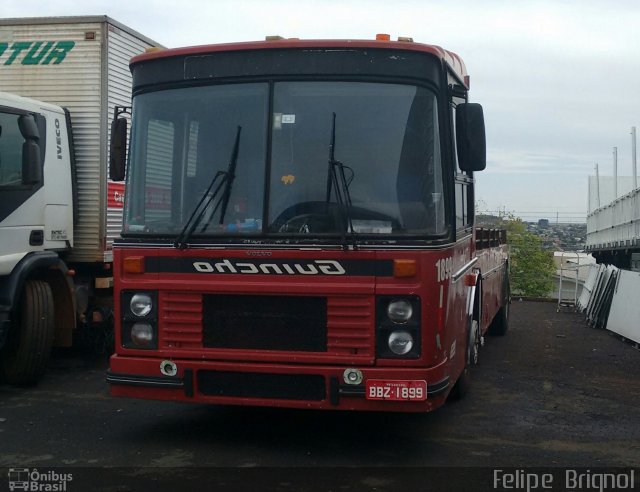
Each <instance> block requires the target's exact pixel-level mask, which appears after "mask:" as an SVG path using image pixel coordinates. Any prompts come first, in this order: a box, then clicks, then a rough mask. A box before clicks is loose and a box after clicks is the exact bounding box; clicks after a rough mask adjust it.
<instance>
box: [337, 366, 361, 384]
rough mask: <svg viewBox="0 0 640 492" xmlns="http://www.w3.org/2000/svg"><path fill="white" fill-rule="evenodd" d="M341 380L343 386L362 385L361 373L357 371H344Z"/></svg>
mask: <svg viewBox="0 0 640 492" xmlns="http://www.w3.org/2000/svg"><path fill="white" fill-rule="evenodd" d="M342 379H344V382H345V384H360V383H362V371H360V370H359V369H345V370H344V372H343V373H342Z"/></svg>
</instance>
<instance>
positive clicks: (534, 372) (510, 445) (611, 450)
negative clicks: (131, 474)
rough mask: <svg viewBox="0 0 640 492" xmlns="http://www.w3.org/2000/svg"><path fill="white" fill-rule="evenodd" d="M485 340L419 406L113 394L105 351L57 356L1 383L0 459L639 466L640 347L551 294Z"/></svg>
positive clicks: (174, 464) (515, 313)
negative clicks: (212, 402)
mask: <svg viewBox="0 0 640 492" xmlns="http://www.w3.org/2000/svg"><path fill="white" fill-rule="evenodd" d="M634 322H637V320H636V321H634ZM486 342H487V343H486V344H485V346H484V347H483V348H482V349H481V352H480V363H479V365H478V366H477V367H476V368H474V371H473V374H472V387H471V390H470V393H469V394H468V395H467V397H466V398H465V399H463V400H461V401H458V402H449V403H447V404H446V405H445V406H443V407H442V408H440V409H438V410H437V411H435V412H432V413H428V414H424V415H415V414H395V413H351V412H319V411H300V410H286V409H269V408H267V409H262V408H243V407H219V406H205V405H193V404H182V403H172V402H160V401H144V400H132V399H116V398H111V397H110V396H109V395H108V392H107V384H106V382H105V371H106V368H107V363H106V360H105V358H104V357H88V356H86V355H81V354H78V353H77V352H73V351H62V352H57V353H55V354H54V357H53V360H52V361H51V367H50V370H49V372H48V373H47V375H46V377H45V378H44V380H43V381H42V382H41V383H40V384H39V385H38V386H37V387H34V388H15V387H10V386H7V385H0V467H7V468H8V467H16V466H19V467H124V468H126V469H132V468H135V467H154V469H155V467H161V468H165V467H168V468H167V469H177V468H184V467H206V468H209V467H227V468H228V469H233V470H240V469H250V468H256V467H257V468H259V469H265V467H266V469H271V470H272V472H273V473H276V474H277V473H279V472H278V471H277V470H281V469H283V467H284V468H291V467H301V468H300V469H301V470H315V469H317V468H318V467H320V469H323V468H325V469H329V468H330V467H349V469H354V470H355V469H359V468H362V469H370V468H374V469H375V468H378V469H384V470H387V471H389V470H395V469H399V467H419V468H423V467H428V468H430V469H432V470H433V469H439V467H493V468H495V467H549V466H553V467H587V468H588V467H611V466H617V467H636V466H638V465H639V464H640V378H639V375H640V352H639V351H638V350H637V349H635V348H634V347H633V346H632V345H631V344H629V343H627V342H624V341H621V340H620V338H619V337H616V336H614V335H612V334H611V333H609V332H606V331H602V330H595V329H592V328H588V327H587V326H586V324H585V322H584V319H583V317H582V316H581V315H579V314H576V313H574V312H560V313H557V312H556V305H555V304H553V303H546V302H517V301H515V302H514V303H513V304H512V309H511V326H510V329H509V332H508V333H507V335H506V336H504V337H490V338H487V340H486ZM271 467H278V468H271ZM327 467H329V468H327ZM206 468H205V469H206ZM273 470H275V472H274V471H273ZM316 474H317V473H316ZM307 475H308V476H315V475H314V473H311V475H309V474H308V473H307ZM320 475H322V474H321V473H320ZM638 480H639V481H640V477H638ZM3 485H4V484H3V483H2V480H1V479H0V490H2V486H3ZM383 485H384V484H382V485H381V484H378V486H376V484H375V483H374V484H373V485H371V487H372V488H371V490H384V486H383ZM638 486H640V484H638ZM285 488H286V487H285ZM391 489H393V487H392V488H391ZM122 490H129V489H126V488H125V489H122ZM255 490H260V487H256V489H255Z"/></svg>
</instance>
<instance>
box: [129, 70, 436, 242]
mask: <svg viewBox="0 0 640 492" xmlns="http://www.w3.org/2000/svg"><path fill="white" fill-rule="evenodd" d="M270 98H272V100H270ZM270 111H271V113H270ZM238 129H241V132H242V137H241V139H238V138H236V137H237V136H238V131H239V130H238ZM232 159H233V162H231V160H232ZM230 164H233V166H230ZM229 169H233V175H232V176H227V175H226V174H225V173H227V172H228V170H229ZM216 175H218V176H221V178H224V179H225V180H227V182H229V180H228V179H227V178H231V179H232V182H233V186H232V187H229V188H228V189H227V190H223V192H222V193H219V195H220V197H223V198H224V206H216V205H219V201H220V197H218V196H216V197H212V194H213V193H214V192H215V189H216V186H211V183H212V182H213V180H214V177H215V176H216ZM225 176H226V177H225ZM337 178H340V179H337ZM127 179H128V181H127V203H126V208H125V220H124V231H123V235H127V234H132V233H136V234H152V235H159V236H162V235H173V236H176V235H178V234H180V232H181V231H182V230H183V228H184V227H185V224H186V223H187V221H189V219H190V218H191V219H192V220H193V219H194V216H195V217H196V220H195V221H194V222H196V226H195V227H193V228H192V229H193V230H192V231H190V234H189V236H190V237H193V238H198V237H200V238H202V237H211V236H220V235H241V236H246V235H262V236H264V235H266V236H274V237H275V236H282V235H286V236H299V237H310V236H329V237H330V236H339V235H344V234H345V233H349V234H352V235H354V234H356V235H373V236H375V237H379V236H393V235H400V236H403V235H404V236H406V235H412V236H421V237H423V236H438V235H441V234H443V233H444V232H446V224H445V216H446V215H445V210H444V198H443V173H442V164H441V152H440V140H439V123H438V111H437V102H436V96H435V93H434V92H433V91H431V90H430V89H427V88H425V87H420V86H415V85H408V84H390V83H371V82H335V81H282V82H275V83H272V86H271V87H270V84H269V83H267V82H264V83H241V84H227V85H215V86H203V87H190V88H179V89H168V90H163V91H157V92H151V93H146V94H141V95H138V96H136V97H135V98H134V123H133V128H132V133H131V152H130V159H129V172H128V178H127ZM207 195H208V196H207ZM341 197H342V200H341ZM345 197H348V203H342V204H341V202H344V198H345ZM198 204H201V207H200V209H198ZM202 204H204V205H202Z"/></svg>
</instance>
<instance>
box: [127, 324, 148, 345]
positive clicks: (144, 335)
mask: <svg viewBox="0 0 640 492" xmlns="http://www.w3.org/2000/svg"><path fill="white" fill-rule="evenodd" d="M131 341H132V342H133V343H135V344H136V345H141V346H145V345H149V344H150V343H151V342H152V341H153V328H152V327H151V325H150V324H149V323H136V324H135V325H133V326H132V327H131Z"/></svg>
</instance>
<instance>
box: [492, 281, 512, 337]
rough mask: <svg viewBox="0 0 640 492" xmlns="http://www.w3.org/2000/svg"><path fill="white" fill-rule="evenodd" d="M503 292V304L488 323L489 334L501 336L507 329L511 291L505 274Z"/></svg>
mask: <svg viewBox="0 0 640 492" xmlns="http://www.w3.org/2000/svg"><path fill="white" fill-rule="evenodd" d="M503 285H504V288H503V289H504V292H505V294H504V295H503V302H504V304H503V305H502V307H501V308H500V310H499V311H498V312H497V313H496V317H495V318H493V321H492V322H491V324H490V325H489V330H488V333H489V335H491V336H498V337H502V336H504V335H505V334H506V333H507V330H508V329H509V305H510V304H511V291H510V286H509V277H508V276H505V279H504V284H503Z"/></svg>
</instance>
